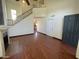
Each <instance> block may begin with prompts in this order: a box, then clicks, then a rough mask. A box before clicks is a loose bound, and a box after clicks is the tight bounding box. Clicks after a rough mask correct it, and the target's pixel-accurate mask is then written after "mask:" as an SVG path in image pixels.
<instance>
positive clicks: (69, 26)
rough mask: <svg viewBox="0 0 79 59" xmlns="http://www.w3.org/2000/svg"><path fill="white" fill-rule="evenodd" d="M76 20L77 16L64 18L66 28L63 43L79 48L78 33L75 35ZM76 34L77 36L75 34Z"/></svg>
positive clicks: (64, 28)
mask: <svg viewBox="0 0 79 59" xmlns="http://www.w3.org/2000/svg"><path fill="white" fill-rule="evenodd" d="M75 22H76V20H75V16H74V15H72V16H65V17H64V27H63V42H65V43H66V44H68V45H70V46H73V47H77V45H76V43H77V42H76V40H75V39H77V37H76V33H75V28H76V26H75V25H76V23H75ZM74 33H75V34H74Z"/></svg>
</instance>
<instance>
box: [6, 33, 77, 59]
mask: <svg viewBox="0 0 79 59" xmlns="http://www.w3.org/2000/svg"><path fill="white" fill-rule="evenodd" d="M6 55H7V56H9V58H7V59H76V58H75V49H74V48H72V47H70V46H68V45H66V44H64V43H63V42H62V41H59V40H57V39H54V38H52V37H49V36H46V35H43V34H40V33H35V34H33V35H27V36H21V37H15V38H11V45H10V46H9V48H8V49H7V52H6Z"/></svg>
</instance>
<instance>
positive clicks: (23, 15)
mask: <svg viewBox="0 0 79 59" xmlns="http://www.w3.org/2000/svg"><path fill="white" fill-rule="evenodd" d="M32 9H33V8H31V9H29V10H28V11H26V12H24V13H22V14H21V15H19V16H17V19H16V20H15V21H13V20H12V19H8V26H13V25H15V24H17V23H18V22H20V21H21V20H23V19H24V18H25V17H28V16H29V15H30V14H31V13H32Z"/></svg>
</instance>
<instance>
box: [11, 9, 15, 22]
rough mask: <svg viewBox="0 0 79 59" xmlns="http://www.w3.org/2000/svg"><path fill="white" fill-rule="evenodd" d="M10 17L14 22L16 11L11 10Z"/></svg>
mask: <svg viewBox="0 0 79 59" xmlns="http://www.w3.org/2000/svg"><path fill="white" fill-rule="evenodd" d="M11 17H12V20H16V10H14V9H11Z"/></svg>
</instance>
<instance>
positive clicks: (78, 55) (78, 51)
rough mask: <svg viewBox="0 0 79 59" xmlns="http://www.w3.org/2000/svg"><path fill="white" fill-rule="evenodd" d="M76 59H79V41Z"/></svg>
mask: <svg viewBox="0 0 79 59" xmlns="http://www.w3.org/2000/svg"><path fill="white" fill-rule="evenodd" d="M76 57H77V58H79V41H78V47H77V52H76Z"/></svg>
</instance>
